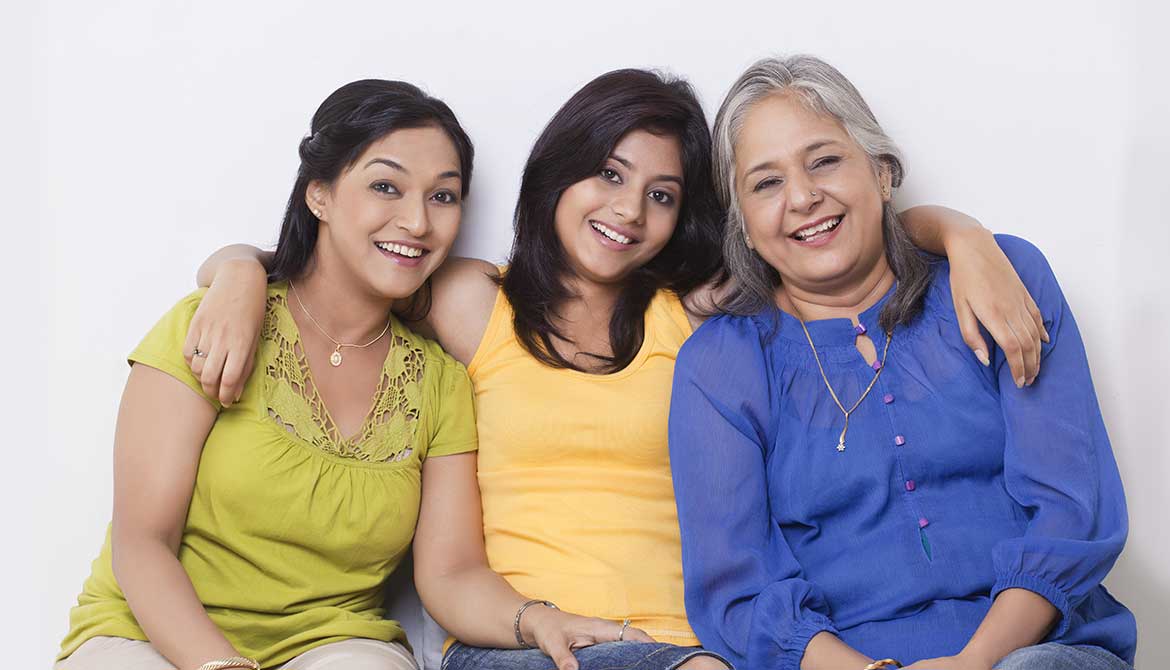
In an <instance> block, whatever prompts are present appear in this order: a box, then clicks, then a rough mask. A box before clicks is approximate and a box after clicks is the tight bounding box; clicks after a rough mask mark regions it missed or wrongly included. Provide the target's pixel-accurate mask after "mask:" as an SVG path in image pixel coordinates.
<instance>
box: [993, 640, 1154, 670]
mask: <svg viewBox="0 0 1170 670" xmlns="http://www.w3.org/2000/svg"><path fill="white" fill-rule="evenodd" d="M995 670H1133V666H1132V665H1130V664H1129V663H1126V662H1125V661H1123V660H1121V659H1120V658H1118V657H1116V656H1114V655H1113V654H1111V653H1109V652H1108V651H1106V650H1104V649H1102V648H1101V647H1092V646H1087V645H1086V646H1069V645H1064V644H1058V643H1056V642H1049V643H1047V644H1038V645H1036V646H1034V647H1024V648H1023V649H1017V650H1016V651H1014V652H1012V653H1010V654H1008V655H1007V656H1005V657H1004V659H1003V660H1002V661H1000V662H999V663H997V664H996V665H995Z"/></svg>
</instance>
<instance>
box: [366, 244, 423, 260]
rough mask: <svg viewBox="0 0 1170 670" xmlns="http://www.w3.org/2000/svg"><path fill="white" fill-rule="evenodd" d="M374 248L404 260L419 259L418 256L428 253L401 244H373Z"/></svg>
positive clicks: (415, 247) (417, 247)
mask: <svg viewBox="0 0 1170 670" xmlns="http://www.w3.org/2000/svg"><path fill="white" fill-rule="evenodd" d="M374 246H376V247H378V248H379V249H381V250H382V251H386V252H389V253H392V254H395V255H398V256H402V257H404V258H419V257H420V256H422V255H424V254H427V253H430V251H429V250H428V249H425V248H423V247H419V246H414V245H410V244H405V243H403V242H374Z"/></svg>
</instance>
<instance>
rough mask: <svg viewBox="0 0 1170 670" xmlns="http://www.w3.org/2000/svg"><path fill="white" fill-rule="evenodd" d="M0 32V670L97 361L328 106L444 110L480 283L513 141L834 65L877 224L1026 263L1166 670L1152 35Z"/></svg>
mask: <svg viewBox="0 0 1170 670" xmlns="http://www.w3.org/2000/svg"><path fill="white" fill-rule="evenodd" d="M1147 4H1153V3H1147ZM4 14H5V26H4V27H3V28H0V30H2V31H3V32H4V34H3V35H0V37H2V38H3V39H2V40H0V42H2V43H3V44H4V47H2V48H4V49H5V50H6V51H7V53H6V54H0V55H3V56H4V58H3V63H4V65H3V67H4V68H5V71H4V77H3V83H4V97H3V104H2V105H0V107H3V111H2V112H0V113H2V114H3V115H4V116H3V119H0V133H2V137H3V140H0V147H3V149H2V151H3V154H2V155H3V156H4V157H5V159H6V160H3V161H0V170H2V171H3V172H2V173H0V183H2V184H3V187H2V188H3V191H2V192H3V194H4V197H3V201H2V202H3V210H2V211H3V214H4V219H5V221H4V228H5V231H6V233H7V240H6V241H7V242H8V244H9V247H8V248H9V253H8V258H7V262H6V263H4V264H3V270H2V271H3V273H4V275H3V280H4V288H5V292H4V294H5V295H4V297H5V300H4V303H3V307H2V311H0V313H2V314H3V315H4V316H3V323H4V324H5V326H4V327H3V328H0V331H2V332H3V337H4V340H3V348H2V349H0V351H2V352H3V361H4V363H5V365H4V369H5V370H6V371H7V372H8V379H7V380H6V381H7V383H6V384H5V385H4V391H3V392H4V395H5V397H4V402H3V403H2V404H0V407H3V412H4V421H3V435H4V437H5V444H4V446H5V453H4V456H5V461H4V467H3V468H2V471H3V486H2V487H0V491H2V493H0V495H3V498H2V500H0V509H2V510H3V512H2V513H3V520H4V527H3V532H4V535H3V537H4V547H5V548H4V550H3V551H0V554H2V555H3V558H2V559H0V560H2V561H3V569H2V571H0V574H2V575H3V576H4V580H5V588H4V593H5V595H6V596H7V598H6V600H7V602H6V606H5V607H3V612H4V614H2V615H0V617H2V618H3V621H4V627H3V629H2V630H3V631H4V637H5V638H6V639H8V640H9V643H8V644H6V645H5V665H7V666H8V667H21V668H24V667H27V668H33V667H47V665H48V659H49V658H50V656H51V655H52V654H53V652H54V650H55V648H56V645H57V643H58V642H59V640H60V638H61V636H62V635H63V634H64V633H65V630H66V625H67V610H68V608H69V607H70V605H71V604H72V602H73V599H74V597H75V595H76V593H77V592H78V590H79V588H80V586H81V582H82V580H83V578H84V577H85V575H86V574H87V573H88V569H89V562H90V561H91V560H92V558H93V557H94V556H95V555H96V552H97V549H98V547H99V544H100V542H101V539H102V533H103V531H104V528H105V525H106V523H107V521H108V520H109V514H110V497H111V458H110V452H111V437H112V434H113V424H114V418H115V411H116V407H117V403H118V398H119V394H120V389H121V387H122V385H123V383H124V380H125V377H126V372H127V367H126V365H125V363H124V358H125V354H126V353H127V352H128V351H129V350H130V349H131V348H132V347H133V345H134V344H135V343H136V342H137V341H138V339H139V338H140V337H141V336H142V334H143V333H144V332H145V331H146V330H147V329H148V328H149V327H150V325H151V324H152V323H153V322H154V321H155V319H156V318H157V317H158V316H159V315H160V314H161V313H162V312H163V311H164V310H165V309H167V308H168V307H169V306H170V305H171V304H172V303H173V302H174V301H175V300H176V299H177V298H178V297H180V296H182V295H183V294H185V293H186V292H188V291H189V290H191V288H192V286H193V281H194V279H193V277H194V272H195V268H196V266H197V265H198V263H199V261H200V260H201V259H202V258H203V257H204V256H206V255H207V254H208V253H209V252H210V251H212V250H213V249H215V248H217V247H219V246H220V245H223V244H225V243H228V242H235V241H246V242H251V243H254V244H269V243H271V242H273V241H274V240H275V238H276V233H277V229H278V225H279V221H280V216H281V213H282V211H283V206H284V202H285V200H286V198H287V197H288V192H289V188H290V186H291V183H292V176H293V174H294V171H295V168H296V146H297V142H298V141H299V139H300V137H301V136H302V135H303V134H304V133H305V131H306V129H307V126H308V121H309V117H310V116H311V114H312V112H313V110H314V109H315V108H316V105H317V104H318V103H319V102H320V101H321V100H322V99H323V98H324V97H325V96H326V95H327V94H328V93H329V92H330V91H332V90H333V89H334V88H336V87H337V86H338V85H340V84H342V83H344V82H346V81H350V80H353V79H357V78H362V77H383V78H399V79H405V80H409V81H412V82H415V83H418V84H420V85H422V86H424V87H425V88H427V89H428V90H429V91H430V92H432V93H433V94H435V95H438V96H440V97H442V98H444V99H445V100H447V101H448V102H449V104H450V105H451V106H452V107H453V108H454V109H455V111H456V113H457V114H458V115H459V116H460V118H461V119H462V121H463V122H464V123H465V125H466V127H467V128H468V130H469V132H470V133H471V135H472V137H473V139H474V140H475V143H476V149H477V161H476V167H475V177H474V184H473V187H472V195H471V199H470V200H469V203H468V215H467V217H466V219H465V225H464V229H463V234H462V239H461V242H460V245H459V251H461V252H462V253H464V254H467V255H477V256H482V257H485V258H489V259H492V260H499V259H501V258H503V256H504V254H505V253H506V251H507V248H508V243H509V240H510V216H511V208H512V205H513V199H514V197H515V192H516V186H517V184H518V180H519V172H520V169H521V167H522V165H523V161H524V159H525V157H526V155H527V152H528V150H529V148H530V146H531V143H532V141H533V140H534V139H535V137H536V135H537V133H538V132H539V131H540V129H541V127H542V126H543V125H544V123H545V122H546V121H547V120H548V118H549V117H550V116H551V115H552V113H553V112H554V111H555V110H556V108H557V107H558V106H559V105H560V104H561V103H562V102H564V100H565V99H566V98H567V97H568V96H569V95H570V94H571V93H572V92H573V91H574V90H576V89H577V88H578V87H579V86H580V85H582V84H583V83H584V82H586V81H587V80H589V79H590V78H592V77H593V76H596V75H597V74H600V73H602V72H605V71H607V70H610V69H613V68H617V67H628V66H635V67H658V68H665V69H669V70H671V71H673V72H676V73H679V74H683V75H685V76H687V77H689V78H690V80H691V81H692V82H693V83H694V84H695V86H696V87H697V88H698V90H699V93H700V95H701V97H702V99H703V101H704V104H705V106H706V107H707V109H708V113H709V114H712V115H713V113H714V110H715V108H716V107H717V106H718V104H719V101H720V99H721V98H722V95H723V93H724V92H725V90H726V87H727V86H728V85H729V84H730V83H731V81H732V80H733V79H734V78H735V77H736V76H737V75H738V74H739V72H740V71H741V70H742V69H743V68H744V67H745V66H747V65H748V64H749V63H751V62H752V61H753V60H754V59H756V58H757V57H760V56H763V55H768V54H779V53H792V52H797V51H803V52H809V53H813V54H817V55H820V56H822V57H824V58H826V59H828V60H829V61H830V62H832V63H834V64H836V65H837V66H838V67H839V68H841V69H842V70H843V71H844V72H845V73H846V74H847V75H848V76H849V77H851V78H852V79H853V81H854V82H855V83H856V84H857V85H858V87H859V88H860V89H861V90H862V92H863V93H864V94H865V95H866V96H867V98H868V99H869V101H870V103H871V105H872V106H873V107H874V109H875V111H876V112H877V114H878V117H879V119H881V120H882V121H883V123H884V125H885V126H886V128H887V130H888V131H889V132H890V133H891V134H892V135H893V137H894V138H895V139H896V140H898V141H899V142H900V143H901V145H902V147H903V149H904V150H905V152H906V155H907V158H908V168H909V173H908V179H907V183H906V187H905V188H904V189H903V190H902V193H901V194H900V196H899V197H900V204H902V205H903V206H909V205H912V204H918V203H924V202H930V203H940V204H946V205H949V206H952V207H956V208H959V209H962V210H964V211H966V212H969V213H971V214H973V215H975V216H977V217H979V218H980V219H981V220H982V221H983V222H984V223H985V224H986V225H987V226H989V227H991V228H993V229H995V230H1000V231H1010V232H1013V233H1016V234H1019V235H1022V236H1024V237H1027V238H1029V239H1031V240H1033V241H1034V242H1036V243H1037V244H1038V245H1039V246H1040V247H1041V248H1042V249H1043V250H1044V251H1045V252H1046V253H1047V254H1048V256H1049V258H1050V260H1051V261H1052V265H1053V266H1054V267H1055V269H1056V272H1057V275H1058V276H1059V278H1060V279H1061V281H1062V283H1063V285H1064V287H1065V290H1066V292H1067V294H1068V297H1069V300H1070V302H1071V303H1072V305H1073V308H1074V310H1075V311H1076V313H1077V314H1078V315H1079V319H1080V324H1081V328H1082V330H1083V332H1084V336H1085V339H1086V341H1087V344H1088V348H1089V355H1090V360H1091V362H1092V366H1093V370H1094V373H1095V374H1094V377H1095V380H1096V384H1097V391H1098V394H1099V395H1100V399H1101V403H1102V405H1103V407H1104V411H1105V416H1106V420H1107V422H1108V425H1109V428H1110V434H1111V436H1112V438H1113V444H1114V449H1115V451H1116V454H1117V459H1118V461H1119V462H1120V465H1121V470H1122V474H1123V477H1124V478H1125V482H1126V488H1127V491H1128V496H1129V503H1130V517H1131V534H1130V542H1129V545H1128V547H1127V548H1126V550H1125V553H1124V555H1123V556H1122V557H1121V560H1120V561H1119V563H1118V565H1117V568H1116V569H1115V570H1114V572H1113V574H1112V575H1111V576H1110V578H1109V580H1108V585H1109V587H1110V588H1111V589H1112V590H1113V592H1114V593H1115V594H1116V595H1117V596H1118V597H1119V598H1120V599H1121V600H1122V601H1123V602H1125V603H1126V604H1127V605H1129V606H1130V607H1131V608H1132V609H1133V610H1134V612H1135V613H1136V614H1137V617H1138V622H1139V628H1140V633H1141V637H1140V642H1139V649H1140V652H1139V667H1140V666H1142V665H1144V666H1145V667H1150V668H1153V667H1156V664H1157V662H1158V661H1165V660H1168V659H1170V625H1168V624H1167V617H1166V616H1165V614H1164V610H1165V608H1166V606H1167V604H1170V569H1168V568H1167V565H1168V560H1167V558H1166V557H1167V555H1170V540H1168V539H1167V537H1166V536H1165V535H1164V534H1163V531H1164V529H1165V527H1166V523H1165V520H1164V518H1163V514H1164V512H1165V511H1166V510H1167V509H1168V508H1170V497H1168V496H1167V494H1166V492H1165V487H1166V484H1167V480H1168V479H1170V456H1168V455H1167V450H1166V445H1165V442H1166V439H1165V438H1166V436H1167V431H1166V430H1165V429H1164V428H1163V427H1162V423H1163V421H1165V419H1166V416H1167V413H1168V410H1170V403H1168V402H1167V401H1166V397H1167V395H1166V394H1167V390H1166V389H1167V382H1168V377H1170V356H1168V355H1167V350H1166V344H1167V342H1168V341H1170V339H1168V337H1167V334H1168V333H1170V319H1168V317H1167V314H1166V311H1167V309H1168V308H1170V300H1168V299H1167V298H1166V294H1165V291H1166V288H1165V282H1164V280H1163V278H1164V276H1165V275H1164V272H1163V271H1164V269H1165V266H1166V264H1167V260H1168V254H1170V225H1168V224H1170V208H1168V205H1167V202H1166V197H1165V192H1166V187H1165V184H1164V182H1165V181H1166V177H1167V175H1168V170H1167V165H1168V164H1170V137H1168V136H1167V132H1166V126H1165V123H1166V121H1167V119H1170V94H1168V93H1167V90H1166V82H1167V81H1170V73H1168V72H1167V70H1168V68H1167V67H1166V64H1167V62H1168V60H1170V58H1168V50H1167V48H1166V46H1165V39H1166V38H1165V36H1164V35H1163V34H1162V32H1163V31H1164V29H1165V27H1166V26H1167V25H1170V15H1168V13H1167V11H1166V10H1164V9H1161V8H1160V7H1156V8H1150V7H1145V6H1142V3H1140V2H1139V1H1138V0H1129V1H1125V2H1108V1H1105V0H1101V1H1099V2H1093V1H1091V0H1077V1H1075V2H1061V3H1055V2H1053V3H1021V2H999V1H988V0H984V1H982V2H978V3H965V4H963V5H961V6H959V5H956V4H954V3H939V2H909V3H878V2H872V1H871V0H863V1H856V2H847V3H840V2H839V3H827V2H825V3H808V2H806V3H792V2H789V3H763V2H750V1H741V0H722V1H721V2H717V3H713V4H711V5H708V4H707V3H703V4H699V5H695V6H693V7H689V6H685V5H680V4H679V3H676V2H633V1H626V2H619V3H578V4H577V5H574V6H570V5H567V4H565V5H561V4H560V3H557V4H554V3H547V2H546V3H536V2H532V3H522V4H502V3H498V2H497V3H475V4H469V5H467V6H459V5H458V3H428V2H416V3H404V2H382V3H375V2H361V3H357V2H355V3H323V2H305V1H304V0H295V1H292V0H289V1H285V2H281V3H266V4H263V5H260V4H255V5H250V4H248V3H243V2H236V3H227V2H201V3H195V2H163V3H150V2H145V1H140V2H116V1H113V0H110V1H107V2H102V3H81V2H75V3H68V4H56V3H51V4H44V3H42V4H41V5H40V6H26V7H20V8H7V9H6V10H5V12H4ZM1036 448H1038V449H1043V448H1044V445H1036ZM13 642H15V644H13Z"/></svg>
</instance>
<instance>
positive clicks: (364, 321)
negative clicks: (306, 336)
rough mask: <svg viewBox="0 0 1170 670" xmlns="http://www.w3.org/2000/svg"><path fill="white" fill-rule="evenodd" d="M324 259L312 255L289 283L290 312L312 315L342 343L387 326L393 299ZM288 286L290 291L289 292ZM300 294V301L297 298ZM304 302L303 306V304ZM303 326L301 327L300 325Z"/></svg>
mask: <svg viewBox="0 0 1170 670" xmlns="http://www.w3.org/2000/svg"><path fill="white" fill-rule="evenodd" d="M330 265H331V263H329V262H328V261H327V260H326V259H324V258H321V257H320V256H319V255H318V257H316V258H314V262H313V263H312V264H311V265H310V270H309V271H308V272H306V273H305V274H304V275H302V276H301V277H300V278H298V279H296V280H294V281H293V282H291V283H292V285H293V286H295V287H296V294H295V295H294V296H291V298H292V300H291V302H292V303H294V304H295V305H296V307H295V308H293V313H294V314H297V315H298V316H299V315H305V316H309V315H311V316H312V319H308V320H309V321H312V320H314V319H315V320H316V322H317V324H318V325H319V326H320V328H321V329H322V330H324V331H325V332H326V333H327V334H328V335H329V337H332V338H333V339H335V340H337V341H338V342H343V343H345V344H364V343H366V342H368V341H370V340H371V339H373V338H375V337H377V336H378V335H379V334H380V333H381V332H382V331H383V329H385V328H386V320H387V319H388V318H389V317H390V306H391V304H392V303H393V301H392V300H390V299H388V298H385V297H382V296H378V295H374V294H372V293H371V292H370V291H369V288H368V287H366V286H362V285H359V282H357V281H354V279H353V278H352V277H351V276H350V275H349V274H348V273H345V272H338V271H337V270H339V269H340V268H336V267H330ZM292 292H293V291H292V289H291V288H290V290H289V293H292ZM298 297H299V298H300V302H298V301H297V298H298ZM302 303H303V308H302ZM302 330H303V329H302Z"/></svg>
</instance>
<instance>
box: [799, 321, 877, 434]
mask: <svg viewBox="0 0 1170 670" xmlns="http://www.w3.org/2000/svg"><path fill="white" fill-rule="evenodd" d="M793 311H796V312H797V314H796V319H797V320H798V321H800V328H801V330H803V331H804V337H805V339H807V340H808V346H809V348H810V349H812V352H813V358H814V359H816V362H817V369H818V370H820V371H821V379H823V380H824V381H825V387H826V388H827V389H829V395H831V396H833V402H835V403H837V409H839V410H841V413H842V414H844V415H845V427H844V428H842V429H841V436H840V437H839V438H837V451H839V452H840V451H845V433H848V432H849V415H850V414H853V410H855V409H857V408H858V407H859V406H860V405H861V401H862V400H865V396H867V395H869V392H870V391H871V390H873V386H874V384H877V380H878V377H880V376H881V375H882V370H885V369H886V354H888V353H890V340H891V339H893V334H892V333H890V332H888V331H887V332H886V346H885V348H884V349H883V350H882V361H881V364H879V365H878V368H877V370H876V371H875V372H874V373H873V379H871V380H870V382H869V386H866V387H865V392H863V393H862V394H861V397H860V398H858V399H857V402H855V403H853V407H850V408H849V409H845V406H844V405H842V404H841V400H840V399H838V398H837V392H836V391H834V390H833V385H832V384H830V383H829V377H828V376H827V375H825V367H824V366H823V365H821V357H820V355H818V354H817V348H816V346H815V345H814V344H813V341H812V335H809V334H808V326H805V325H804V317H802V316H801V315H800V312H799V311H797V310H796V308H795V306H794V307H793Z"/></svg>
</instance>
